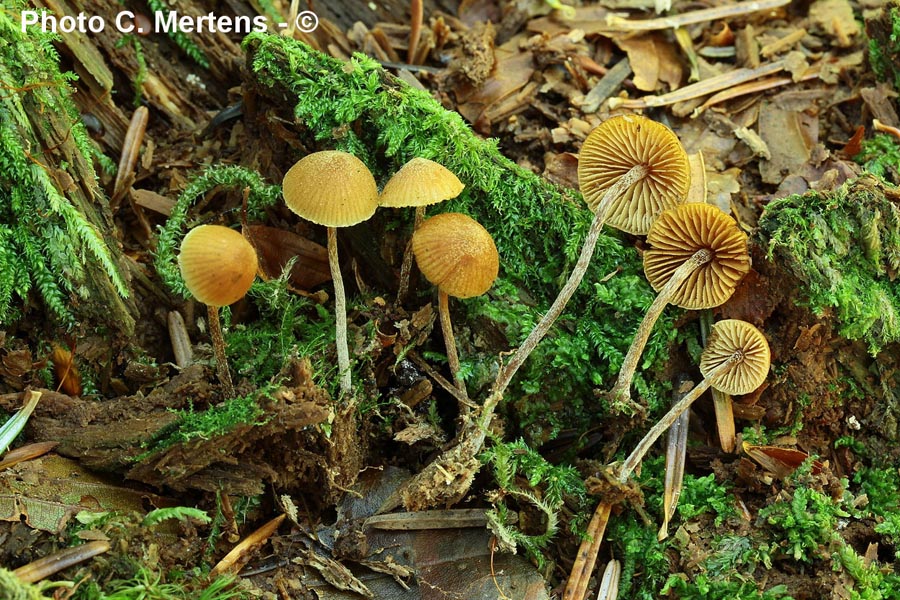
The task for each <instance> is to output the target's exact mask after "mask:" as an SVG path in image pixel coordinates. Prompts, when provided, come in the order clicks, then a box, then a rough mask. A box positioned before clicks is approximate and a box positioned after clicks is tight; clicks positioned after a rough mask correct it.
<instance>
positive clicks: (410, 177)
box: [381, 157, 466, 208]
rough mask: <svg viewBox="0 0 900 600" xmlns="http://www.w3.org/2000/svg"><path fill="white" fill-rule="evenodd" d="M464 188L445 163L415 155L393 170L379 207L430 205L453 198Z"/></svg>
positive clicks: (382, 193)
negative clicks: (397, 169)
mask: <svg viewBox="0 0 900 600" xmlns="http://www.w3.org/2000/svg"><path fill="white" fill-rule="evenodd" d="M464 187H466V186H465V185H463V183H462V182H461V181H460V180H459V177H457V176H456V175H454V174H453V173H452V172H451V171H450V170H449V169H447V168H446V167H445V166H443V165H440V164H438V163H436V162H434V161H433V160H428V159H427V158H418V157H417V158H414V159H412V160H410V161H409V162H407V163H406V164H405V165H403V166H402V167H401V168H400V170H399V171H397V172H396V173H394V175H393V177H391V178H390V179H389V180H388V182H387V183H386V184H385V186H384V189H383V190H381V206H390V207H393V208H402V207H406V206H430V205H432V204H437V203H438V202H443V201H444V200H449V199H450V198H456V197H457V196H459V194H460V193H461V192H462V191H463V188H464Z"/></svg>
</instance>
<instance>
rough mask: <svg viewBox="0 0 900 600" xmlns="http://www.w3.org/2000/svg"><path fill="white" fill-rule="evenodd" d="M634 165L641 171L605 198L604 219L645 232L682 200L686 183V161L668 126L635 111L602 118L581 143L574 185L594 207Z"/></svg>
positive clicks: (637, 232) (688, 174)
mask: <svg viewBox="0 0 900 600" xmlns="http://www.w3.org/2000/svg"><path fill="white" fill-rule="evenodd" d="M639 166H643V167H645V168H646V169H647V172H646V174H645V175H643V176H642V177H640V178H639V179H638V180H637V181H635V182H634V184H633V185H630V186H628V187H627V189H625V190H623V191H622V192H621V193H617V194H613V195H611V196H609V197H608V198H607V199H606V204H607V205H608V208H606V209H605V210H606V211H607V214H608V217H607V219H606V222H607V223H608V224H609V225H610V226H612V227H615V228H616V229H620V230H622V231H624V232H626V233H631V234H634V235H647V232H648V231H649V230H650V225H651V224H652V223H653V221H654V220H655V219H656V217H657V216H658V215H659V214H660V213H661V212H662V211H663V210H665V209H667V208H672V207H674V206H677V205H678V204H681V203H682V202H684V200H685V198H686V197H687V194H688V191H689V190H690V187H691V165H690V160H689V159H688V156H687V153H685V151H684V148H683V147H682V145H681V142H679V141H678V137H677V136H676V135H675V134H674V133H673V132H672V130H671V129H669V128H668V127H666V126H665V125H663V124H661V123H657V122H656V121H652V120H650V119H648V118H646V117H641V116H639V115H623V116H618V117H613V118H611V119H608V120H606V121H604V122H603V123H601V124H600V125H599V126H597V127H596V128H595V129H594V130H593V131H592V132H591V133H590V135H588V137H587V139H585V140H584V144H582V146H581V152H580V153H579V155H578V186H579V188H580V189H581V193H582V194H583V195H584V200H585V202H587V204H588V206H589V207H590V209H591V210H592V211H594V212H598V210H599V209H601V208H603V204H604V202H603V198H604V194H605V192H606V191H607V190H608V189H610V188H611V187H612V185H613V184H614V183H615V182H616V181H618V180H619V179H620V178H621V177H623V176H624V175H625V174H626V173H628V171H630V170H631V169H633V168H635V167H639Z"/></svg>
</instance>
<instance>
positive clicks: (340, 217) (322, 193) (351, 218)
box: [282, 150, 378, 227]
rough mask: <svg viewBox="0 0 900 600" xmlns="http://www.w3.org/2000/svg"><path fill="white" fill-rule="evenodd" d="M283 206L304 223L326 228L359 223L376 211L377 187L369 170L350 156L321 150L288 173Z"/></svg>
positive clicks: (301, 160) (301, 161)
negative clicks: (304, 221)
mask: <svg viewBox="0 0 900 600" xmlns="http://www.w3.org/2000/svg"><path fill="white" fill-rule="evenodd" d="M282 191H283V193H284V202H285V204H287V206H288V208H290V209H291V210H292V211H293V212H294V213H296V214H297V215H299V216H300V217H302V218H304V219H306V220H307V221H312V222H313V223H315V224H317V225H324V226H326V227H349V226H350V225H356V224H357V223H362V222H363V221H365V220H366V219H368V218H369V217H371V216H372V215H373V214H375V209H376V208H378V186H377V185H376V184H375V178H374V177H373V176H372V172H371V171H369V168H368V167H367V166H366V165H365V163H363V161H361V160H359V159H358V158H356V157H355V156H353V155H352V154H348V153H347V152H341V151H339V150H323V151H321V152H313V153H312V154H307V155H306V156H304V157H303V158H301V159H300V160H298V161H297V162H296V164H294V166H293V167H291V168H290V169H288V172H287V173H285V175H284V181H283V182H282Z"/></svg>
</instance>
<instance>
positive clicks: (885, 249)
mask: <svg viewBox="0 0 900 600" xmlns="http://www.w3.org/2000/svg"><path fill="white" fill-rule="evenodd" d="M898 199H900V192H898V190H897V188H894V187H891V186H888V185H886V184H884V183H882V182H881V181H879V180H878V179H876V178H875V177H872V176H868V175H867V176H863V177H860V178H859V179H857V180H852V181H849V182H847V183H846V184H844V185H843V186H842V187H841V188H839V189H838V190H836V191H834V192H833V193H827V194H824V193H819V192H808V193H806V194H802V195H793V196H789V197H787V198H784V199H781V200H776V201H774V202H772V203H771V204H769V206H767V207H766V210H765V212H764V213H763V215H762V218H761V219H760V221H759V227H760V236H761V239H762V240H763V243H764V244H767V245H768V254H769V258H770V259H773V258H776V257H777V258H778V259H780V260H783V261H784V263H785V264H786V265H787V266H788V268H790V270H791V271H792V272H793V273H794V274H795V275H796V276H797V277H798V278H800V279H801V280H802V281H804V282H805V283H806V284H807V286H806V287H805V288H803V289H801V290H800V294H802V295H803V296H804V297H805V299H806V301H807V302H808V304H809V307H810V308H811V309H812V310H813V311H814V312H815V313H817V314H822V313H823V312H824V311H825V310H826V309H829V308H831V309H834V313H835V317H836V319H837V322H838V332H839V333H840V335H842V336H843V337H845V338H847V339H851V340H856V339H863V340H865V341H866V343H867V344H868V346H869V351H870V353H872V354H873V355H874V354H877V353H878V352H879V351H880V350H881V349H882V348H883V347H884V346H885V345H887V344H890V343H892V342H898V341H900V285H898V282H897V276H898V274H900V208H898V205H897V200H898Z"/></svg>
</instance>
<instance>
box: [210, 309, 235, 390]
mask: <svg viewBox="0 0 900 600" xmlns="http://www.w3.org/2000/svg"><path fill="white" fill-rule="evenodd" d="M206 313H207V315H209V319H208V320H209V337H210V338H212V343H213V351H214V352H215V354H216V373H218V375H219V382H220V383H221V384H222V387H223V388H225V396H226V397H227V398H234V383H232V381H231V371H230V370H229V368H228V359H227V358H226V357H225V339H224V338H223V337H222V323H221V322H220V321H219V307H218V306H212V305H209V304H208V305H207V306H206Z"/></svg>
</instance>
